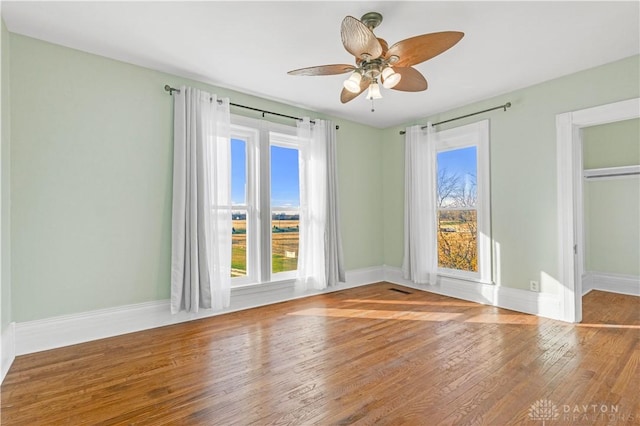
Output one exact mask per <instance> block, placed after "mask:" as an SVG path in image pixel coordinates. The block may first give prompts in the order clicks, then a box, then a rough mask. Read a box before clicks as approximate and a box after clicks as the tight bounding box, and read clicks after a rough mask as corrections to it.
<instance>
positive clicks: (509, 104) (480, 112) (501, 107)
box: [400, 102, 511, 135]
mask: <svg viewBox="0 0 640 426" xmlns="http://www.w3.org/2000/svg"><path fill="white" fill-rule="evenodd" d="M507 108H511V102H507V103H506V104H504V105H498V106H496V107H493V108H488V109H484V110H482V111H478V112H472V113H471V114H467V115H461V116H460V117H455V118H450V119H448V120H444V121H438V122H437V123H433V124H432V126H437V125H439V124H444V123H448V122H450V121H456V120H460V119H462V118H467V117H472V116H474V115H478V114H482V113H485V112H489V111H494V110H496V109H504V111H505V112H506V111H507ZM427 127H428V126H422V127H421V129H423V130H424V129H426V128H427ZM405 133H407V132H405V131H404V130H400V134H401V135H404V134H405Z"/></svg>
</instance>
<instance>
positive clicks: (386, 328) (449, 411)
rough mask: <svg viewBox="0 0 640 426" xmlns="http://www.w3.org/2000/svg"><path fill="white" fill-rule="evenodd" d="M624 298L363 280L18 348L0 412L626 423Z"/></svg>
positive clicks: (41, 417)
mask: <svg viewBox="0 0 640 426" xmlns="http://www.w3.org/2000/svg"><path fill="white" fill-rule="evenodd" d="M392 289H397V290H401V291H406V292H409V293H410V294H405V293H402V292H398V291H394V290H392ZM638 300H639V299H638V298H635V297H631V296H620V295H611V294H607V293H602V292H596V291H593V292H591V293H589V295H587V296H586V297H585V298H584V311H585V315H584V317H585V320H584V321H583V323H582V324H577V325H572V324H566V323H562V322H559V321H553V320H548V319H543V318H537V317H535V316H531V315H525V314H520V313H517V312H512V311H508V310H504V309H498V308H494V307H490V306H483V305H478V304H475V303H471V302H465V301H461V300H457V299H452V298H448V297H444V296H439V295H435V294H430V293H425V292H420V291H417V290H413V289H408V288H404V287H400V286H396V285H392V284H387V283H379V284H373V285H369V286H364V287H359V288H355V289H350V290H345V291H341V292H336V293H331V294H327V295H322V296H314V297H310V298H306V299H300V300H296V301H291V302H285V303H280V304H276V305H271V306H266V307H262V308H256V309H252V310H247V311H242V312H236V313H232V314H226V315H221V316H216V317H211V318H208V319H204V320H198V321H193V322H190V323H183V324H178V325H173V326H168V327H163V328H157V329H153V330H148V331H144V332H139V333H133V334H129V335H124V336H119V337H114V338H110V339H104V340H100V341H95V342H89V343H84V344H81V345H75V346H70V347H66V348H61V349H55V350H51V351H47V352H40V353H35V354H30V355H25V356H20V357H18V358H17V359H16V360H15V362H14V364H13V366H12V367H11V369H10V371H9V373H8V375H7V377H6V379H5V381H4V383H3V385H2V388H1V392H2V413H1V421H2V425H45V424H46V425H48V424H53V425H63V424H64V425H67V424H68V425H85V424H91V425H94V424H101V425H114V424H136V425H161V424H172V425H173V424H177V425H183V424H184V425H248V424H256V425H267V424H295V425H308V424H309V425H310V424H318V425H341V424H372V423H379V424H389V425H398V424H415V425H439V424H443V425H466V424H478V425H480V424H482V425H512V424H523V425H541V424H543V420H544V421H546V424H547V425H561V424H567V425H569V424H570V425H583V424H603V425H604V424H616V425H618V424H620V425H622V424H640V407H639V405H640V392H639V389H638V383H639V380H638V379H640V346H639V339H638V337H639V334H640V315H639V310H638V307H639V304H638ZM545 407H546V408H547V410H546V411H544V410H543V409H544V408H545ZM603 411H605V412H603Z"/></svg>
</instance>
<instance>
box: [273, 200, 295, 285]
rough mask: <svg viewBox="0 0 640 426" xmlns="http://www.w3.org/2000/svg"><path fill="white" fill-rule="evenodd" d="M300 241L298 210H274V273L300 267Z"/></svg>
mask: <svg viewBox="0 0 640 426" xmlns="http://www.w3.org/2000/svg"><path fill="white" fill-rule="evenodd" d="M299 241H300V215H299V214H298V211H293V210H288V211H279V212H275V211H274V212H273V214H272V215H271V271H272V272H273V273H274V274H275V273H278V272H287V271H295V270H296V269H298V242H299Z"/></svg>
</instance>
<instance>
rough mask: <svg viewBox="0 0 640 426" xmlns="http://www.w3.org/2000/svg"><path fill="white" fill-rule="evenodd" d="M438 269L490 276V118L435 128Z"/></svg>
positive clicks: (457, 274)
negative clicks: (436, 129)
mask: <svg viewBox="0 0 640 426" xmlns="http://www.w3.org/2000/svg"><path fill="white" fill-rule="evenodd" d="M436 140H437V143H436V151H437V160H436V161H437V194H436V197H437V198H436V201H437V210H438V212H437V214H438V230H437V238H438V273H439V274H440V275H444V276H447V275H448V276H453V277H457V278H465V279H471V280H477V281H480V282H485V283H489V282H491V238H490V235H491V230H490V210H489V209H490V198H489V197H490V195H489V194H490V192H489V122H488V121H487V120H485V121H481V122H478V123H474V124H470V125H467V126H461V127H457V128H453V129H449V130H444V131H441V132H438V133H437V138H436Z"/></svg>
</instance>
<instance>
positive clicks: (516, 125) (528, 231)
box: [382, 56, 640, 293]
mask: <svg viewBox="0 0 640 426" xmlns="http://www.w3.org/2000/svg"><path fill="white" fill-rule="evenodd" d="M639 58H640V57H639V56H633V57H629V58H626V59H623V60H620V61H617V62H614V63H611V64H607V65H604V66H600V67H597V68H593V69H589V70H585V71H582V72H579V73H576V74H572V75H568V76H565V77H561V78H558V79H555V80H551V81H547V82H545V83H541V84H538V85H535V86H531V87H528V88H525V89H522V90H517V91H514V92H511V93H507V94H505V95H503V96H498V97H495V98H493V99H488V100H485V101H482V102H478V103H474V104H471V105H467V106H464V107H461V108H457V109H454V110H451V111H447V112H444V113H442V114H438V115H436V116H433V117H424V118H422V119H420V120H417V121H415V122H411V123H405V124H404V125H402V126H398V127H394V128H389V129H386V130H385V131H384V132H383V155H382V157H383V158H384V161H385V163H384V168H383V182H384V183H383V191H384V244H385V251H384V258H385V263H386V264H387V265H390V266H396V267H399V266H401V264H402V253H403V246H402V235H403V231H402V229H403V227H402V226H403V225H402V218H403V191H402V188H403V173H404V172H403V170H404V157H403V149H404V143H403V140H404V139H403V136H400V135H399V134H398V131H399V130H402V129H404V127H406V126H409V125H412V124H418V123H426V122H427V121H428V120H429V121H431V122H438V121H441V120H445V119H448V118H452V117H457V116H461V115H465V114H469V113H472V112H475V111H480V110H483V109H487V108H489V107H493V106H496V105H501V104H504V103H505V102H507V101H510V102H511V103H512V105H513V106H512V107H511V108H510V109H509V110H508V111H507V112H502V111H499V110H498V111H494V112H491V113H488V114H484V115H480V116H475V117H470V118H467V119H463V120H459V121H456V122H454V123H449V124H446V125H443V126H438V129H437V130H443V129H446V128H450V127H453V126H460V125H463V124H467V123H471V122H475V121H478V120H482V119H485V118H489V119H490V139H491V142H490V143H491V212H492V231H493V232H492V233H493V235H492V240H493V243H494V250H495V254H494V261H495V263H496V266H497V267H496V268H495V270H494V271H493V274H494V279H495V280H496V283H497V284H498V285H502V286H507V287H513V288H520V289H527V288H528V286H529V280H539V281H540V282H541V290H542V291H544V292H549V293H558V291H559V288H558V285H559V284H558V283H557V281H556V280H557V279H558V277H559V273H560V271H559V262H558V259H559V253H558V223H557V213H558V212H557V201H556V197H557V190H556V185H557V184H556V161H557V158H556V115H557V114H560V113H564V112H568V111H575V110H580V109H584V108H588V107H592V106H596V105H602V104H606V103H611V102H615V101H620V100H624V99H630V98H635V97H638V96H640V82H639V80H638V75H640V73H639Z"/></svg>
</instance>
